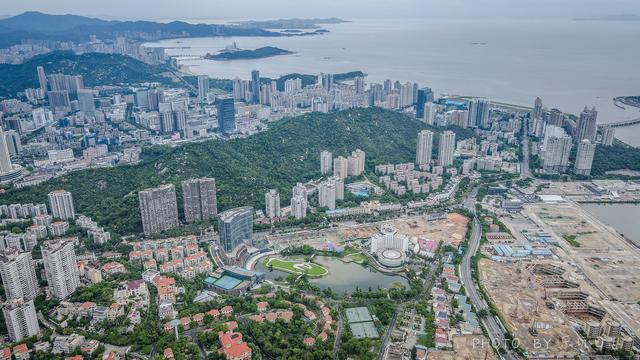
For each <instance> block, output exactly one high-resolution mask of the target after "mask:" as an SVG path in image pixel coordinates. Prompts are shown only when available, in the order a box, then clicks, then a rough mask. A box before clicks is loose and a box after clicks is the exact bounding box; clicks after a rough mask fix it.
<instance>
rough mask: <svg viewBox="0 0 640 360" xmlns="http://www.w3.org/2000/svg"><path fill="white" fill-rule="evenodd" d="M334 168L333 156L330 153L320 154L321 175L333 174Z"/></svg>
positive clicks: (323, 152)
mask: <svg viewBox="0 0 640 360" xmlns="http://www.w3.org/2000/svg"><path fill="white" fill-rule="evenodd" d="M332 166H333V154H331V152H330V151H326V150H324V151H322V152H321V153H320V173H321V174H323V175H324V174H327V173H330V172H331V169H332Z"/></svg>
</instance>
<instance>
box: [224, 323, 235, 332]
mask: <svg viewBox="0 0 640 360" xmlns="http://www.w3.org/2000/svg"><path fill="white" fill-rule="evenodd" d="M224 326H226V327H227V330H228V331H231V332H233V330H235V329H237V328H238V323H237V322H236V321H227V322H226V323H224Z"/></svg>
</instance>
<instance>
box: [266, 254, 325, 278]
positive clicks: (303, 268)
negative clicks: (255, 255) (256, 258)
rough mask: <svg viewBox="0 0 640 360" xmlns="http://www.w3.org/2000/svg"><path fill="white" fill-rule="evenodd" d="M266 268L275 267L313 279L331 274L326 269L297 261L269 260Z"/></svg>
mask: <svg viewBox="0 0 640 360" xmlns="http://www.w3.org/2000/svg"><path fill="white" fill-rule="evenodd" d="M264 265H265V266H266V267H270V266H273V268H274V269H276V270H281V271H284V272H288V273H290V274H303V273H304V274H307V275H308V276H311V277H322V276H325V275H327V274H328V273H329V270H327V269H326V268H325V267H323V266H320V265H318V264H314V263H312V262H309V263H307V262H304V261H297V260H284V259H279V258H269V259H268V260H267V261H265V263H264Z"/></svg>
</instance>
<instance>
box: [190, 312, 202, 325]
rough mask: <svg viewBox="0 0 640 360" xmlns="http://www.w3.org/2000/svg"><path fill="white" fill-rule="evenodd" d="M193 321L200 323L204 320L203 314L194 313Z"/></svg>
mask: <svg viewBox="0 0 640 360" xmlns="http://www.w3.org/2000/svg"><path fill="white" fill-rule="evenodd" d="M192 318H193V321H195V322H196V323H197V324H198V325H202V323H203V322H204V314H203V313H197V314H195V315H193V317H192Z"/></svg>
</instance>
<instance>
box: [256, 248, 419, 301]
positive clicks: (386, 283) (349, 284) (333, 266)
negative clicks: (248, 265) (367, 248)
mask: <svg viewBox="0 0 640 360" xmlns="http://www.w3.org/2000/svg"><path fill="white" fill-rule="evenodd" d="M314 262H316V263H318V264H320V265H322V266H324V267H326V268H327V269H329V275H327V276H324V277H322V278H319V279H310V280H309V281H310V282H311V283H313V284H315V285H317V286H319V287H320V288H321V289H326V288H331V290H333V291H334V292H336V293H343V292H345V291H346V292H353V291H355V290H356V288H359V289H361V290H363V291H367V290H368V289H369V288H371V289H372V290H376V289H378V288H389V287H390V286H391V285H392V284H394V283H401V284H403V285H405V286H406V285H407V284H408V282H407V280H406V279H405V278H403V277H401V276H398V275H387V274H383V273H381V272H378V271H376V270H374V269H371V268H368V267H364V266H361V265H358V264H355V263H344V262H342V261H341V260H340V259H339V258H334V257H330V256H316V257H315V258H314ZM256 271H262V272H264V273H265V277H266V278H267V279H271V280H273V279H275V278H277V277H282V278H286V277H287V276H288V275H289V274H288V273H285V272H282V271H278V270H273V271H269V269H268V268H266V267H265V266H264V265H262V263H258V264H257V265H256Z"/></svg>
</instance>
